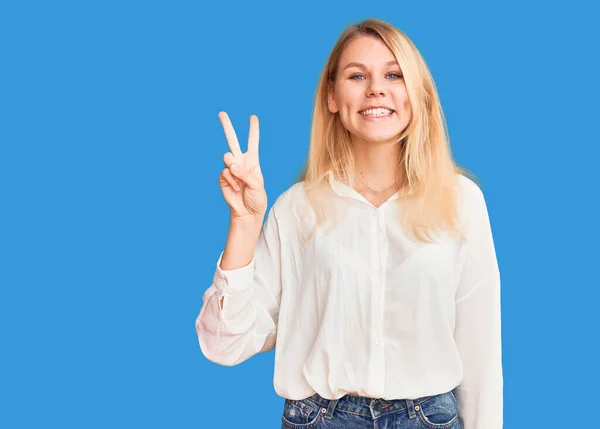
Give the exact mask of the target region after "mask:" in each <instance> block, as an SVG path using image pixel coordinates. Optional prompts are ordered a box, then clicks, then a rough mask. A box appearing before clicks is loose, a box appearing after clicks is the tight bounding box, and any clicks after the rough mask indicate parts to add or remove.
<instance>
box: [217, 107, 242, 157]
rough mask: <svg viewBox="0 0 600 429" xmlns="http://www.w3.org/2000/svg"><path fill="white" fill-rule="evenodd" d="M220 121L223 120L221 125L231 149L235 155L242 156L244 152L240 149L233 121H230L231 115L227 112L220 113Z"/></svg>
mask: <svg viewBox="0 0 600 429" xmlns="http://www.w3.org/2000/svg"><path fill="white" fill-rule="evenodd" d="M219 119H220V120H221V125H222V126H223V131H224V132H225V138H226V139H227V144H228V145H229V149H231V152H232V153H233V154H234V155H241V154H242V151H241V149H240V143H239V141H238V139H237V135H236V134H235V130H234V129H233V125H232V124H231V120H230V119H229V115H227V113H225V112H219Z"/></svg>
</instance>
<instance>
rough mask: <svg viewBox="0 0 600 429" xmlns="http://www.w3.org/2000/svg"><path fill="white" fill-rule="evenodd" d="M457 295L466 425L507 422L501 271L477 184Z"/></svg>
mask: <svg viewBox="0 0 600 429" xmlns="http://www.w3.org/2000/svg"><path fill="white" fill-rule="evenodd" d="M470 206H471V207H474V208H473V209H472V210H473V220H472V222H471V224H470V227H469V232H468V234H467V239H468V241H467V243H466V256H465V263H464V267H463V270H462V273H461V278H460V281H459V286H458V290H457V295H456V327H455V332H454V338H455V341H456V345H457V347H458V351H459V354H460V356H461V359H462V363H463V382H462V383H461V384H460V386H458V388H457V389H456V396H457V400H458V406H459V410H460V411H459V414H460V415H462V420H463V426H464V429H501V428H502V424H503V374H502V344H501V343H502V335H501V318H500V273H499V269H498V262H497V259H496V252H495V248H494V241H493V236H492V230H491V226H490V220H489V216H488V211H487V207H486V203H485V200H484V196H483V194H482V192H481V190H480V189H479V188H477V192H476V195H475V196H474V201H473V204H470Z"/></svg>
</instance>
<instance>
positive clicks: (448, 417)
mask: <svg viewBox="0 0 600 429" xmlns="http://www.w3.org/2000/svg"><path fill="white" fill-rule="evenodd" d="M415 410H416V411H417V415H418V416H419V419H420V420H421V422H422V423H423V424H424V425H425V427H428V428H432V429H450V428H453V427H455V426H454V425H456V424H457V422H459V416H458V404H457V402H456V397H455V396H454V393H452V392H447V393H442V394H440V395H436V396H432V397H431V398H429V399H427V400H425V401H423V402H421V403H420V404H419V405H418V410H417V407H416V406H415ZM458 427H460V426H458Z"/></svg>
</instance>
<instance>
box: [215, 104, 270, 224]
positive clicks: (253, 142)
mask: <svg viewBox="0 0 600 429" xmlns="http://www.w3.org/2000/svg"><path fill="white" fill-rule="evenodd" d="M218 116H219V119H220V120H221V124H222V126H223V130H224V131H225V137H226V138H227V143H228V145H229V149H230V152H227V153H226V154H225V155H224V156H223V162H224V163H225V168H224V169H223V171H222V172H221V174H220V175H219V185H220V186H221V191H222V192H223V197H224V198H225V201H226V202H227V204H228V205H229V207H230V210H231V217H232V219H233V218H236V219H241V218H246V217H248V218H249V217H251V216H252V217H262V216H264V214H265V212H266V210H267V193H266V192H265V186H264V179H263V175H262V172H261V170H260V163H259V159H258V140H259V131H258V117H257V116H256V115H252V116H250V131H249V133H248V149H247V151H246V152H245V153H242V150H241V149H240V144H239V142H238V139H237V136H236V133H235V130H234V129H233V125H232V124H231V120H230V119H229V116H228V115H227V113H225V112H219V115H218Z"/></svg>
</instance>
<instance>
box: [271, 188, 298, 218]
mask: <svg viewBox="0 0 600 429" xmlns="http://www.w3.org/2000/svg"><path fill="white" fill-rule="evenodd" d="M306 206H307V200H306V195H305V192H304V182H296V183H293V184H292V185H290V186H289V187H288V188H286V189H285V190H284V191H283V192H281V193H280V194H279V195H278V196H277V198H275V201H274V202H273V205H272V207H271V209H270V212H271V213H272V215H274V216H276V217H278V218H281V217H283V218H288V217H290V216H292V215H293V214H294V213H296V212H299V211H302V210H303V209H304V208H305V207H306Z"/></svg>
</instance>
